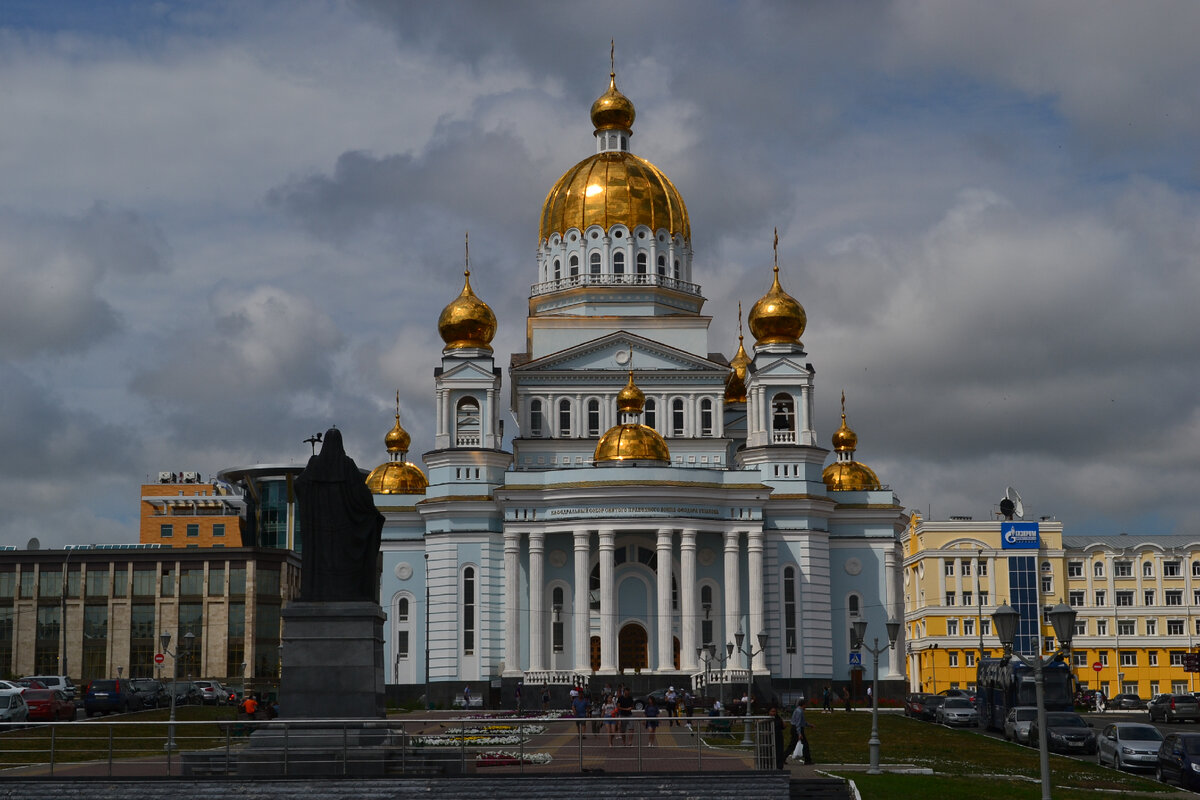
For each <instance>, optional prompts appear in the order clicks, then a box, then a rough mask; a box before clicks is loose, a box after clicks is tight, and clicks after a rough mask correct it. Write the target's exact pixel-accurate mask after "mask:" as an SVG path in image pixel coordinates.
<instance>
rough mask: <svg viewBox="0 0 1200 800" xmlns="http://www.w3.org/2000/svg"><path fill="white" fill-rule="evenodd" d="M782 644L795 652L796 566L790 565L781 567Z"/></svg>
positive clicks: (789, 650)
mask: <svg viewBox="0 0 1200 800" xmlns="http://www.w3.org/2000/svg"><path fill="white" fill-rule="evenodd" d="M710 591H711V590H710ZM783 646H784V649H785V650H786V651H787V652H789V653H794V652H796V568H795V567H793V566H790V565H789V566H787V567H784V568H783Z"/></svg>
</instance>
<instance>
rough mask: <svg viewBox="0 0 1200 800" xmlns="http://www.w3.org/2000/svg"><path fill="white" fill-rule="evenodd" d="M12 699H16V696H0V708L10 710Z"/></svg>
mask: <svg viewBox="0 0 1200 800" xmlns="http://www.w3.org/2000/svg"><path fill="white" fill-rule="evenodd" d="M14 697H16V695H11V694H5V695H0V708H12V707H13V698H14Z"/></svg>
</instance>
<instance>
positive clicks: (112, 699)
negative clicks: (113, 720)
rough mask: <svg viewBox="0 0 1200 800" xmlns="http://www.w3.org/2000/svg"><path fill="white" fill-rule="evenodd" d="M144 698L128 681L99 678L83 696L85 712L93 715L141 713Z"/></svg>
mask: <svg viewBox="0 0 1200 800" xmlns="http://www.w3.org/2000/svg"><path fill="white" fill-rule="evenodd" d="M141 709H142V698H141V697H139V696H138V695H137V694H136V693H135V692H134V691H133V688H132V687H131V686H130V684H129V681H128V680H124V679H119V678H97V679H96V680H94V681H92V682H91V683H89V684H88V687H87V693H86V694H84V696H83V712H84V713H85V714H86V715H87V716H89V717H90V716H92V715H93V714H118V713H119V714H124V713H126V712H129V711H140V710H141Z"/></svg>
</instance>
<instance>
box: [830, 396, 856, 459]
mask: <svg viewBox="0 0 1200 800" xmlns="http://www.w3.org/2000/svg"><path fill="white" fill-rule="evenodd" d="M842 402H843V403H845V399H844V398H843V400H842ZM856 447H858V434H857V433H855V432H854V431H853V430H851V429H850V426H849V425H847V424H846V411H845V408H844V407H843V409H842V427H840V428H838V429H837V430H836V431H834V432H833V449H834V450H837V451H839V452H841V451H843V450H848V451H850V452H851V453H853V452H854V449H855V448H856Z"/></svg>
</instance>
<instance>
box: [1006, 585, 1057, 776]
mask: <svg viewBox="0 0 1200 800" xmlns="http://www.w3.org/2000/svg"><path fill="white" fill-rule="evenodd" d="M1075 614H1076V611H1075V609H1073V608H1071V607H1070V606H1069V605H1067V604H1066V603H1059V604H1058V605H1056V606H1055V607H1054V608H1052V609H1050V614H1049V615H1050V624H1051V625H1052V626H1053V627H1054V635H1055V636H1056V637H1057V638H1058V641H1059V643H1060V644H1059V647H1058V649H1056V650H1055V651H1054V652H1053V653H1051V654H1050V655H1049V656H1046V657H1045V658H1044V659H1043V658H1042V656H1041V649H1042V635H1041V630H1040V626H1039V630H1038V643H1037V649H1038V652H1037V653H1035V654H1034V655H1033V658H1032V659H1029V658H1026V657H1025V656H1024V655H1022V654H1021V653H1018V652H1015V651H1014V650H1013V642H1014V640H1015V639H1016V634H1017V624H1018V623H1019V622H1020V621H1021V614H1020V612H1018V611H1017V610H1016V609H1015V608H1013V607H1012V606H1010V605H1008V604H1007V603H1005V604H1004V605H1002V606H1000V607H999V608H997V609H996V610H995V611H994V612H993V613H992V621H993V622H994V623H995V625H996V635H997V637H998V638H999V639H1000V645H1001V646H1002V647H1003V648H1004V657H1005V658H1009V657H1011V656H1016V657H1017V659H1018V660H1019V661H1020V662H1021V663H1022V664H1024V665H1025V666H1027V667H1032V668H1033V688H1034V699H1035V702H1036V703H1037V721H1038V760H1039V762H1040V765H1041V778H1042V800H1051V799H1050V747H1049V736H1050V733H1049V731H1047V730H1046V679H1045V675H1044V673H1043V668H1044V667H1045V666H1047V665H1049V664H1052V663H1053V662H1054V660H1055V659H1057V658H1058V657H1060V656H1062V655H1063V654H1069V653H1070V651H1071V638H1072V637H1073V635H1074V633H1075Z"/></svg>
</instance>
